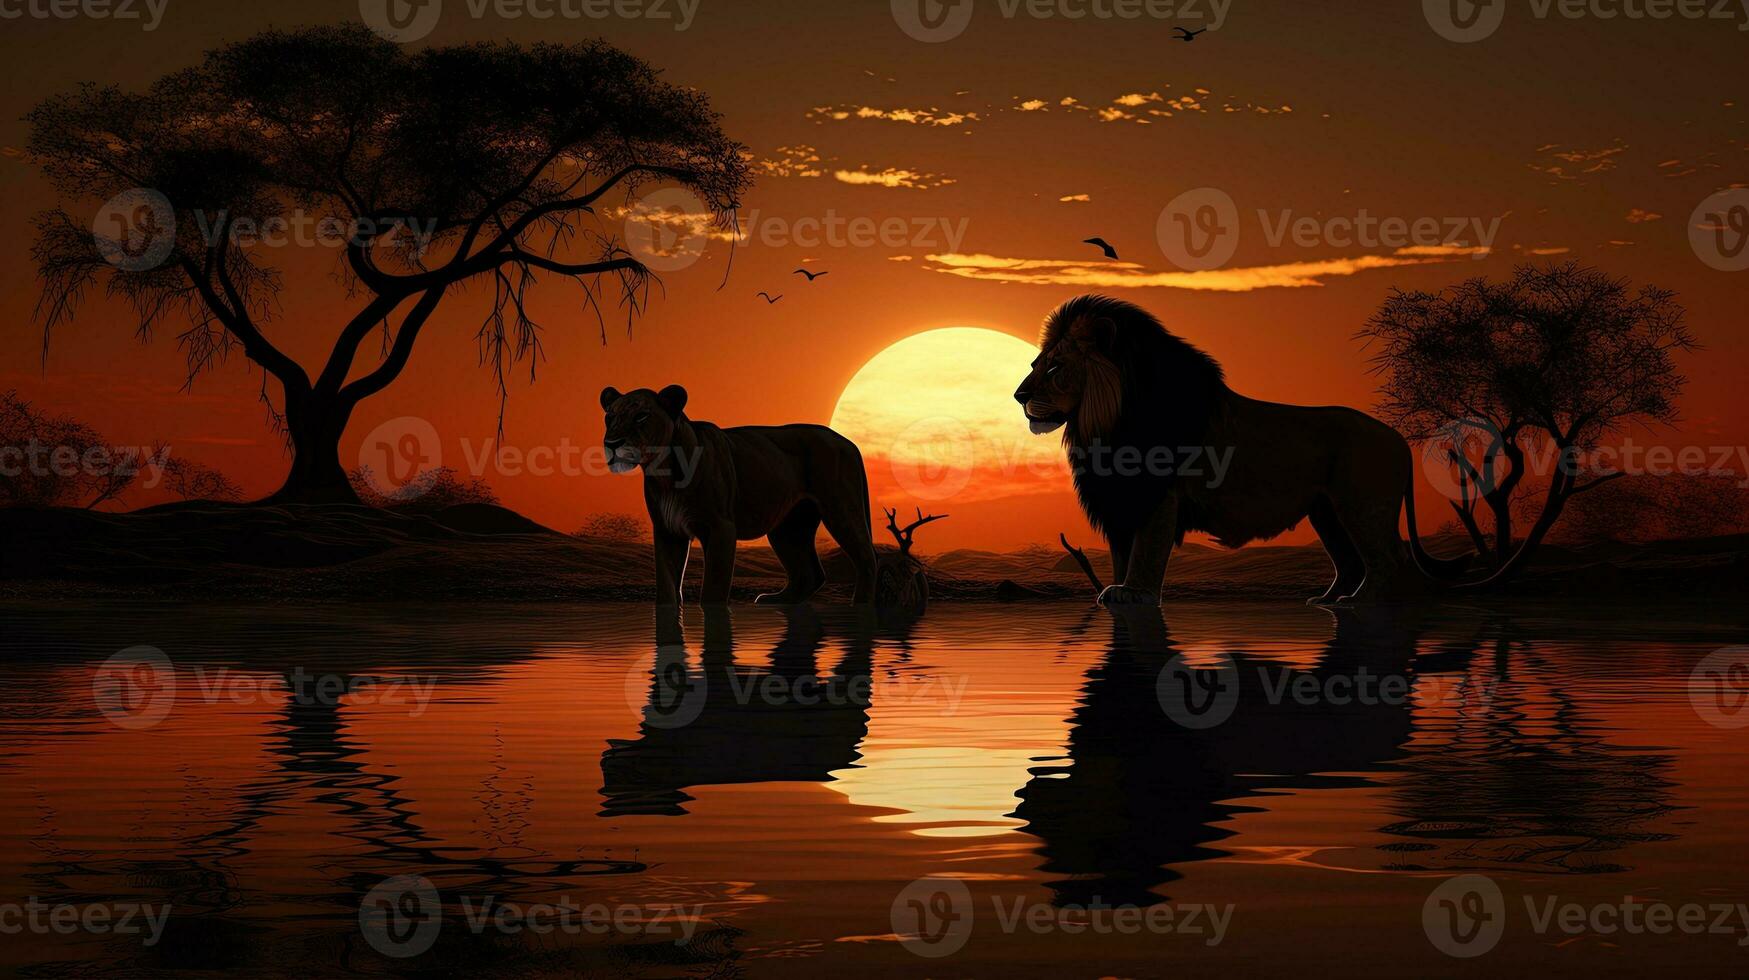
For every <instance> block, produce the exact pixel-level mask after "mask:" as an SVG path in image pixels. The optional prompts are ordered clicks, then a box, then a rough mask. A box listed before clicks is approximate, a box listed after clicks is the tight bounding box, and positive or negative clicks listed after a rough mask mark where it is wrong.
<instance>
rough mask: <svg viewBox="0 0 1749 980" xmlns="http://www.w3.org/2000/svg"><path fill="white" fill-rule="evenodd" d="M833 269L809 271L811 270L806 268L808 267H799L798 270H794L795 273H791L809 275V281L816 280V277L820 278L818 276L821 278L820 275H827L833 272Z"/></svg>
mask: <svg viewBox="0 0 1749 980" xmlns="http://www.w3.org/2000/svg"><path fill="white" fill-rule="evenodd" d="M831 271H832V270H830V269H822V270H820V271H819V272H809V271H808V270H806V269H797V270H796V271H795V272H793V273H791V275H802V276H807V277H808V281H809V282H813V281H814V280H815V279H818V278H820V277H821V276H824V275H827V274H829V273H830V272H831Z"/></svg>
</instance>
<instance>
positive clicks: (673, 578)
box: [654, 523, 692, 606]
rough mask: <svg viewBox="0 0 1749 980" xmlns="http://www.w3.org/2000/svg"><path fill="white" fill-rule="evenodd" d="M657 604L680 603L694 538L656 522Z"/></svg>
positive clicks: (674, 604) (675, 604) (669, 604)
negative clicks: (687, 560) (681, 589)
mask: <svg viewBox="0 0 1749 980" xmlns="http://www.w3.org/2000/svg"><path fill="white" fill-rule="evenodd" d="M655 527H656V532H655V535H654V536H655V540H656V605H658V606H678V605H680V583H681V582H682V581H684V580H685V579H686V553H687V551H689V550H690V549H691V548H692V539H691V538H687V537H684V536H682V535H678V534H673V533H671V532H669V531H668V530H666V529H665V528H663V527H662V525H661V524H660V523H656V525H655Z"/></svg>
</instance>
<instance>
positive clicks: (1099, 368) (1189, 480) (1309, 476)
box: [1014, 296, 1468, 605]
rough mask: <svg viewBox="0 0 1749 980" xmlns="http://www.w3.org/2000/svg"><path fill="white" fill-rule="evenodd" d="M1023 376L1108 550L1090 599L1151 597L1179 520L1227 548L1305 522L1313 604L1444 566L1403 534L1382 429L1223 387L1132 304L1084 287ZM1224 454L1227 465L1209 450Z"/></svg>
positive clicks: (1380, 588) (1365, 595)
mask: <svg viewBox="0 0 1749 980" xmlns="http://www.w3.org/2000/svg"><path fill="white" fill-rule="evenodd" d="M1039 348H1040V351H1039V356H1038V358H1037V359H1036V360H1035V361H1033V364H1032V373H1030V374H1028V375H1027V377H1026V380H1025V381H1023V382H1021V385H1020V388H1019V390H1017V391H1015V393H1014V397H1015V400H1017V401H1019V402H1020V404H1021V406H1022V407H1023V409H1024V411H1025V414H1026V418H1027V421H1028V422H1029V423H1030V424H1031V427H1032V431H1033V432H1034V433H1038V434H1042V433H1046V432H1052V431H1055V430H1056V429H1058V428H1062V427H1064V426H1067V430H1066V431H1065V432H1064V434H1063V443H1064V446H1065V448H1066V449H1067V451H1068V454H1069V462H1070V467H1071V469H1072V470H1073V472H1074V481H1075V492H1076V495H1077V496H1079V497H1080V500H1081V507H1082V509H1083V510H1085V511H1086V512H1087V518H1088V520H1089V521H1090V522H1091V523H1092V524H1093V526H1094V528H1095V529H1096V530H1098V531H1100V532H1101V533H1102V534H1104V536H1105V539H1106V542H1107V543H1108V544H1109V545H1110V548H1111V562H1112V571H1113V578H1114V582H1115V584H1113V585H1111V586H1110V587H1108V588H1106V589H1105V591H1104V592H1102V593H1101V594H1100V596H1099V601H1100V603H1101V604H1107V605H1109V604H1118V603H1149V604H1153V603H1158V602H1159V601H1160V598H1159V595H1160V587H1161V583H1162V581H1163V580H1164V578H1165V574H1166V562H1167V558H1168V557H1169V556H1170V555H1171V552H1172V548H1173V547H1174V546H1175V545H1177V544H1180V543H1182V542H1183V540H1184V534H1185V532H1186V531H1205V532H1208V533H1209V534H1212V535H1213V536H1214V537H1215V539H1216V540H1217V541H1218V542H1219V543H1221V544H1223V545H1227V546H1229V547H1235V548H1236V547H1238V546H1240V545H1243V544H1245V543H1246V542H1249V541H1255V540H1259V539H1267V538H1272V537H1274V536H1276V535H1278V534H1280V533H1282V532H1283V531H1287V530H1290V529H1291V528H1293V527H1295V526H1296V525H1298V524H1299V522H1300V521H1302V520H1305V519H1307V518H1310V519H1311V522H1312V527H1313V528H1314V529H1315V530H1316V531H1317V532H1318V537H1319V538H1320V539H1322V540H1323V542H1324V550H1325V551H1326V552H1328V553H1329V555H1330V561H1331V564H1333V565H1335V566H1336V580H1335V581H1334V582H1332V583H1331V584H1330V588H1329V590H1328V591H1326V592H1325V593H1324V594H1323V595H1322V596H1319V597H1317V598H1315V599H1313V600H1311V601H1313V602H1316V603H1329V602H1338V601H1341V602H1351V601H1353V602H1358V601H1364V600H1379V599H1392V598H1400V597H1404V596H1407V595H1412V594H1414V593H1417V592H1420V591H1422V590H1423V589H1424V588H1425V585H1426V583H1425V581H1424V580H1423V579H1422V578H1421V576H1420V574H1419V573H1418V572H1416V571H1415V569H1413V568H1412V567H1409V563H1408V562H1407V560H1406V556H1405V554H1404V549H1403V542H1402V539H1401V538H1400V537H1398V534H1397V517H1398V514H1399V513H1400V512H1401V511H1402V510H1403V509H1404V507H1405V506H1407V508H1408V513H1409V541H1410V545H1411V550H1412V552H1413V555H1414V561H1415V563H1416V564H1419V565H1420V567H1421V569H1423V570H1425V571H1426V573H1427V574H1428V575H1431V576H1434V577H1449V576H1453V575H1455V574H1457V573H1458V572H1460V571H1461V570H1462V569H1463V567H1464V566H1465V565H1466V564H1467V561H1468V559H1467V558H1466V559H1456V560H1442V559H1437V558H1433V557H1431V556H1429V555H1428V554H1427V553H1426V551H1424V550H1423V549H1422V547H1421V540H1420V536H1419V534H1418V533H1417V532H1416V529H1415V497H1414V480H1413V468H1414V462H1413V457H1412V455H1411V454H1410V451H1409V444H1408V443H1407V442H1406V441H1404V439H1403V437H1402V436H1401V435H1398V434H1397V432H1396V430H1395V429H1392V428H1391V427H1390V426H1388V425H1385V424H1384V423H1383V422H1380V421H1378V420H1377V419H1374V418H1372V417H1370V416H1368V415H1365V414H1363V413H1361V412H1357V411H1355V410H1353V409H1349V408H1302V407H1299V406H1295V405H1276V404H1271V403H1269V402H1262V401H1257V400H1255V399H1251V398H1246V397H1245V396H1243V395H1239V394H1236V393H1234V392H1233V391H1232V390H1231V389H1230V388H1228V387H1227V384H1226V380H1225V378H1224V377H1223V376H1222V373H1221V367H1220V365H1219V364H1217V363H1215V361H1214V359H1213V358H1210V357H1209V356H1208V355H1207V354H1204V353H1203V352H1202V351H1200V350H1197V349H1196V348H1195V347H1193V346H1191V345H1190V344H1188V343H1186V342H1185V341H1183V340H1181V339H1179V338H1178V337H1175V336H1173V335H1172V334H1171V333H1169V332H1168V331H1167V330H1166V328H1165V327H1162V326H1161V325H1160V322H1159V321H1158V320H1155V319H1154V317H1153V316H1152V315H1150V314H1149V313H1148V312H1147V311H1145V310H1142V309H1141V308H1139V307H1136V306H1132V305H1131V304H1129V303H1125V302H1122V301H1121V300H1115V299H1110V298H1108V297H1104V296H1081V297H1078V298H1076V299H1072V300H1070V301H1069V302H1067V303H1064V304H1063V305H1062V306H1060V307H1058V308H1057V310H1056V311H1055V312H1053V313H1052V314H1051V315H1050V316H1049V317H1048V318H1047V319H1046V320H1045V325H1044V332H1043V335H1042V337H1041V339H1040V341H1039ZM1223 454H1226V455H1227V464H1226V467H1225V470H1224V472H1223V471H1222V470H1221V468H1219V467H1216V466H1213V465H1212V464H1211V462H1210V460H1211V459H1212V460H1219V459H1221V458H1222V455H1223Z"/></svg>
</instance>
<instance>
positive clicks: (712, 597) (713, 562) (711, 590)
mask: <svg viewBox="0 0 1749 980" xmlns="http://www.w3.org/2000/svg"><path fill="white" fill-rule="evenodd" d="M703 543H704V587H703V588H702V589H700V590H699V600H700V601H701V602H728V601H729V586H730V585H732V584H734V581H735V544H736V542H735V525H734V523H733V522H730V521H723V522H721V523H719V524H717V525H716V526H715V527H713V528H711V529H710V530H709V531H708V532H706V536H705V537H704V539H703Z"/></svg>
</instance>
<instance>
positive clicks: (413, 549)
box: [0, 503, 1749, 602]
mask: <svg viewBox="0 0 1749 980" xmlns="http://www.w3.org/2000/svg"><path fill="white" fill-rule="evenodd" d="M0 540H3V541H4V542H5V548H4V549H3V551H0V597H12V598H37V597H50V596H93V597H111V596H139V597H159V598H174V599H197V600H198V599H249V600H261V599H270V600H271V599H299V600H302V599H323V600H370V601H377V600H451V599H476V600H502V601H543V600H578V599H606V600H628V601H644V602H647V601H649V600H650V598H651V596H652V595H653V591H654V589H653V578H652V565H651V559H650V546H649V545H648V544H646V543H639V542H628V541H619V540H606V539H599V538H578V537H573V536H570V535H565V534H560V533H558V532H556V531H553V530H551V529H549V528H546V527H543V526H541V525H539V524H536V523H534V522H533V521H530V520H528V519H527V518H525V517H522V516H521V515H519V514H516V513H514V512H512V511H509V510H506V509H504V508H502V507H497V506H494V505H490V504H464V505H460V506H456V507H451V508H448V509H446V510H440V511H437V512H435V513H432V514H429V515H418V516H409V515H400V514H394V513H391V512H388V511H383V510H376V509H373V508H369V507H362V506H357V507H340V506H325V507H257V506H245V505H230V504H212V503H190V504H174V505H167V506H163V507H155V508H151V509H148V510H144V511H137V512H134V513H131V514H110V513H99V512H93V511H83V510H61V509H57V510H25V509H11V510H0ZM1462 544H1463V542H1462V541H1461V540H1460V539H1455V538H1447V539H1439V540H1435V541H1433V542H1430V544H1429V547H1430V548H1431V549H1432V550H1434V551H1436V552H1439V553H1453V552H1456V551H1459V550H1461V549H1462ZM1087 554H1088V557H1089V559H1090V560H1091V561H1092V563H1093V565H1094V567H1095V569H1096V570H1097V571H1098V573H1099V575H1100V577H1101V579H1102V580H1103V581H1106V582H1107V583H1109V581H1110V577H1111V564H1110V558H1109V557H1108V556H1107V555H1106V553H1105V552H1103V551H1099V550H1094V549H1089V550H1088V553H1087ZM821 558H822V561H823V562H824V563H825V565H826V569H827V574H828V576H829V577H830V578H831V580H832V581H833V582H834V583H838V584H835V585H832V586H828V588H827V590H826V592H825V593H824V598H827V599H841V598H845V597H847V595H848V588H847V587H846V585H844V584H843V583H848V582H849V581H850V579H851V574H850V568H849V563H848V562H847V561H845V559H844V556H843V554H842V553H841V552H839V551H837V549H835V548H831V547H825V548H823V549H822V554H821ZM924 560H925V562H926V563H927V564H928V566H929V569H930V576H931V582H932V585H931V593H932V595H934V596H936V597H938V598H946V599H995V598H999V597H1006V598H1065V599H1074V598H1084V599H1091V598H1092V597H1093V589H1092V586H1091V584H1089V583H1088V581H1087V579H1086V577H1085V576H1084V575H1083V574H1082V573H1081V570H1080V568H1079V566H1077V565H1076V564H1075V563H1074V561H1073V560H1072V559H1070V558H1069V556H1068V555H1066V554H1065V553H1063V551H1062V550H1061V549H1060V548H1052V549H1046V548H1042V547H1034V548H1031V549H1027V550H1025V551H1020V552H1013V553H1007V554H1000V553H996V552H989V551H975V550H957V551H949V552H945V553H943V554H940V555H935V556H924ZM700 564H701V562H700V561H699V560H698V553H697V551H696V549H695V551H694V558H693V561H692V562H691V563H690V564H689V567H688V579H689V582H690V583H691V584H690V585H689V588H688V592H689V594H691V595H694V596H696V595H697V575H698V574H699V571H700ZM736 569H737V571H736V578H735V597H736V598H737V599H749V598H751V597H752V596H754V595H756V594H758V593H760V592H766V591H772V590H775V589H776V588H779V587H781V585H782V582H783V569H782V566H781V565H779V563H778V562H777V559H776V557H775V556H774V555H773V554H772V553H771V551H770V549H768V548H766V547H765V546H764V545H763V543H755V544H743V545H742V547H741V549H740V552H739V554H738V556H737V561H736ZM1329 576H1330V567H1329V562H1328V560H1327V559H1326V558H1325V557H1324V553H1323V550H1322V549H1321V548H1320V547H1319V546H1317V545H1297V546H1286V547H1269V546H1263V547H1252V548H1244V549H1241V550H1239V551H1226V550H1221V549H1216V548H1211V547H1207V546H1203V545H1195V544H1187V545H1185V546H1184V547H1183V548H1181V549H1179V550H1178V551H1176V552H1175V553H1174V555H1173V558H1172V563H1171V569H1170V571H1169V572H1168V574H1167V583H1166V595H1167V597H1168V598H1172V597H1177V598H1195V599H1279V600H1291V601H1300V600H1303V599H1305V598H1306V597H1308V596H1312V595H1316V594H1318V593H1320V592H1322V591H1323V589H1324V587H1325V586H1326V585H1327V584H1328V582H1329ZM1005 583H1006V584H1005ZM1746 589H1749V536H1744V535H1737V536H1730V537H1716V538H1701V539H1691V540H1682V541H1662V542H1654V543H1650V544H1615V543H1612V544H1607V545H1597V546H1593V547H1589V548H1570V549H1563V548H1557V547H1545V548H1544V549H1543V551H1542V552H1540V553H1539V554H1538V557H1537V562H1536V563H1535V564H1534V565H1533V566H1532V567H1531V568H1530V569H1529V570H1528V571H1527V572H1526V574H1525V575H1524V577H1523V579H1522V580H1521V581H1520V582H1519V583H1516V584H1515V586H1514V589H1513V594H1514V595H1527V596H1534V597H1543V596H1550V597H1553V596H1565V597H1579V598H1586V599H1593V600H1602V599H1608V598H1611V597H1619V598H1620V599H1622V600H1624V601H1632V600H1653V599H1658V598H1660V597H1683V598H1704V597H1740V596H1741V595H1742V594H1743V593H1744V592H1745V591H1746Z"/></svg>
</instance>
